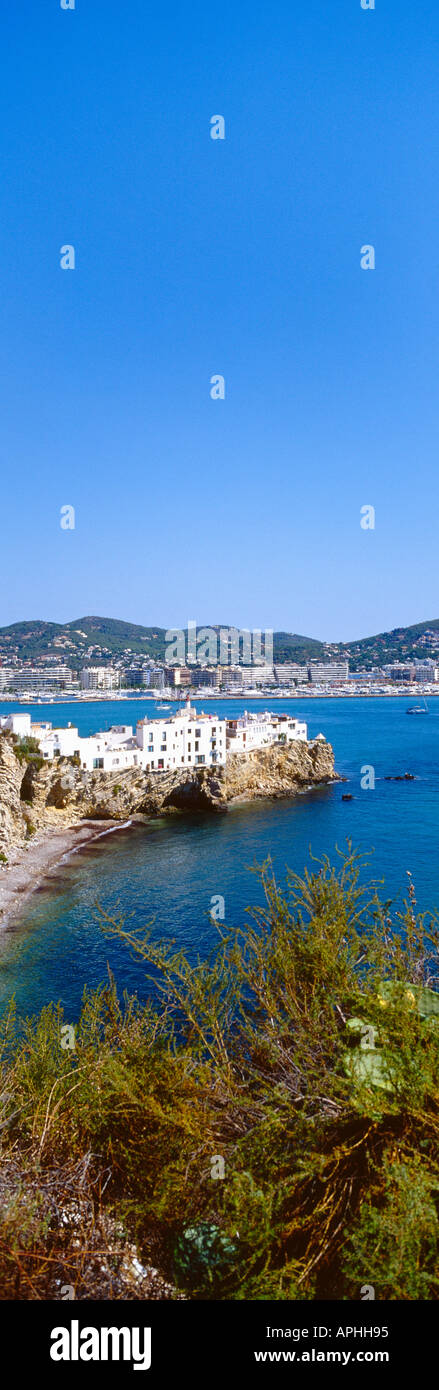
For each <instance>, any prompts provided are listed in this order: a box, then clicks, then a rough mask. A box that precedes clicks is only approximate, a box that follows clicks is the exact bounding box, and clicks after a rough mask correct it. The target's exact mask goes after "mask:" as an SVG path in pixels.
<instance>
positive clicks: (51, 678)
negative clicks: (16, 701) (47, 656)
mask: <svg viewBox="0 0 439 1390" xmlns="http://www.w3.org/2000/svg"><path fill="white" fill-rule="evenodd" d="M72 683H73V672H72V671H71V670H70V667H69V666H27V667H26V666H23V667H21V668H14V667H8V666H0V691H4V690H11V691H14V692H15V693H16V694H17V695H19V694H22V693H23V694H24V693H26V692H30V691H41V690H45V691H51V692H52V693H53V692H54V691H57V690H65V689H66V688H68V687H69V686H71V685H72Z"/></svg>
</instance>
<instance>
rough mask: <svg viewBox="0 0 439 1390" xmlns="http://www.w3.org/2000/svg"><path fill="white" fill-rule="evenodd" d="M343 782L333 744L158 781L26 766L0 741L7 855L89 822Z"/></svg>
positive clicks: (1, 835) (273, 751) (218, 808)
mask: <svg viewBox="0 0 439 1390" xmlns="http://www.w3.org/2000/svg"><path fill="white" fill-rule="evenodd" d="M334 779H336V773H335V772H334V755H333V751H332V748H331V746H330V744H329V743H325V742H323V741H322V740H318V741H317V742H316V743H293V744H290V745H289V746H282V745H280V744H277V745H274V746H273V747H271V748H263V749H257V750H256V751H254V752H252V753H240V754H234V755H233V756H231V757H230V758H229V759H228V761H227V766H226V767H219V768H197V769H195V768H194V770H193V771H192V770H190V769H187V770H181V771H175V772H165V773H160V774H156V775H155V776H154V774H151V773H146V772H143V771H142V769H141V768H129V769H127V770H125V771H123V772H114V773H110V772H82V771H81V769H80V768H79V767H76V766H75V765H74V764H73V763H72V762H71V761H69V760H68V759H60V760H58V761H56V762H51V763H43V765H42V766H41V765H40V764H39V761H38V760H37V761H36V762H30V763H21V762H19V760H18V758H17V755H16V752H15V751H14V743H13V741H12V739H11V738H10V737H9V736H8V735H4V734H3V735H0V854H3V855H4V856H5V857H6V858H8V853H9V852H10V851H11V849H15V848H19V847H20V846H21V845H24V844H25V843H26V842H28V840H29V838H30V837H31V836H32V835H33V834H34V833H35V831H36V830H38V831H40V830H43V829H44V828H46V827H47V828H49V827H50V826H57V827H62V826H68V825H76V824H77V823H78V822H79V821H82V820H88V819H93V820H101V819H102V820H106V821H108V820H113V821H121V822H123V821H125V820H127V818H128V817H130V816H133V815H139V816H140V815H143V816H163V815H171V814H174V815H175V814H176V813H178V812H180V813H183V814H189V813H192V814H193V813H194V812H200V811H211V812H216V813H218V812H226V811H227V809H228V807H229V806H230V805H232V804H233V803H234V802H238V801H253V800H255V799H256V798H260V797H281V796H294V795H295V794H296V793H297V792H299V791H301V790H303V789H305V788H306V787H308V786H313V785H315V784H318V783H323V782H331V781H334Z"/></svg>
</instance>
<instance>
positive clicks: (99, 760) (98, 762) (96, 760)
mask: <svg viewBox="0 0 439 1390" xmlns="http://www.w3.org/2000/svg"><path fill="white" fill-rule="evenodd" d="M103 766H104V759H103V758H93V767H103Z"/></svg>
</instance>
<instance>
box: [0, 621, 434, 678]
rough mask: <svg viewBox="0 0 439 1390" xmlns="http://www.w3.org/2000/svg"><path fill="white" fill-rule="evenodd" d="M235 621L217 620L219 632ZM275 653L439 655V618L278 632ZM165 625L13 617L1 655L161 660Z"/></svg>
mask: <svg viewBox="0 0 439 1390" xmlns="http://www.w3.org/2000/svg"><path fill="white" fill-rule="evenodd" d="M231 626H232V624H229V623H224V624H219V623H213V624H212V627H213V628H214V630H215V631H216V632H219V631H220V628H221V627H223V628H228V627H231ZM273 640H274V659H275V661H277V662H283V661H293V662H299V663H300V664H302V663H305V662H307V661H310V660H313V659H314V660H316V659H317V660H325V659H330V658H336V657H337V656H341V657H347V658H348V659H349V662H350V666H351V669H352V670H355V669H357V668H359V669H361V668H363V669H369V668H370V667H372V666H381V665H383V664H384V663H386V662H390V661H406V660H411V659H413V658H414V657H418V658H420V657H428V656H433V657H437V658H438V661H439V618H433V619H430V620H429V621H427V622H424V623H416V624H413V625H412V626H411V627H406V628H402V627H399V628H394V629H393V630H392V631H391V632H381V633H378V634H376V635H375V636H373V637H363V638H360V639H359V640H358V641H354V642H332V643H331V644H328V643H325V642H320V641H318V640H317V639H316V638H313V637H305V636H302V635H300V634H299V633H292V632H275V633H274V639H273ZM165 652H166V628H164V627H143V626H141V625H140V624H139V623H129V622H124V621H122V620H121V619H119V618H100V617H90V616H88V617H85V618H75V619H74V620H72V622H69V623H51V622H43V621H41V620H40V619H35V620H33V621H27V622H22V623H13V624H12V626H10V627H3V628H0V661H1V662H3V664H4V665H7V664H8V661H10V660H11V659H12V658H16V659H17V658H18V660H20V661H32V662H35V661H37V662H38V661H44V660H46V659H47V658H54V657H56V658H57V659H58V660H59V662H62V663H65V664H66V665H68V666H70V667H71V668H72V669H73V670H77V669H78V667H80V666H83V665H93V664H99V665H105V664H106V663H107V662H111V661H114V660H118V659H119V660H120V659H121V658H122V657H124V658H125V659H126V661H127V662H128V663H129V661H130V659H131V658H132V659H133V660H134V661H135V660H136V659H137V658H139V657H149V658H152V659H153V660H154V661H157V662H160V661H163V660H164V659H165Z"/></svg>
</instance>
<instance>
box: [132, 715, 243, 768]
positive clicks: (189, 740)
mask: <svg viewBox="0 0 439 1390" xmlns="http://www.w3.org/2000/svg"><path fill="white" fill-rule="evenodd" d="M136 738H137V742H138V744H139V748H141V749H142V753H143V754H144V755H145V761H144V762H143V763H142V766H143V767H144V768H145V769H146V771H147V772H165V771H168V770H170V769H175V770H176V769H177V768H181V767H213V766H215V765H217V766H221V765H224V763H225V761H226V720H225V719H218V718H217V716H216V715H215V714H204V713H201V714H197V711H196V709H194V707H193V706H192V705H191V703H190V701H189V700H188V701H187V703H186V705H185V707H184V709H180V710H178V712H177V714H171V716H170V718H169V719H141V720H140V721H139V723H138V725H137V731H136Z"/></svg>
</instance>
